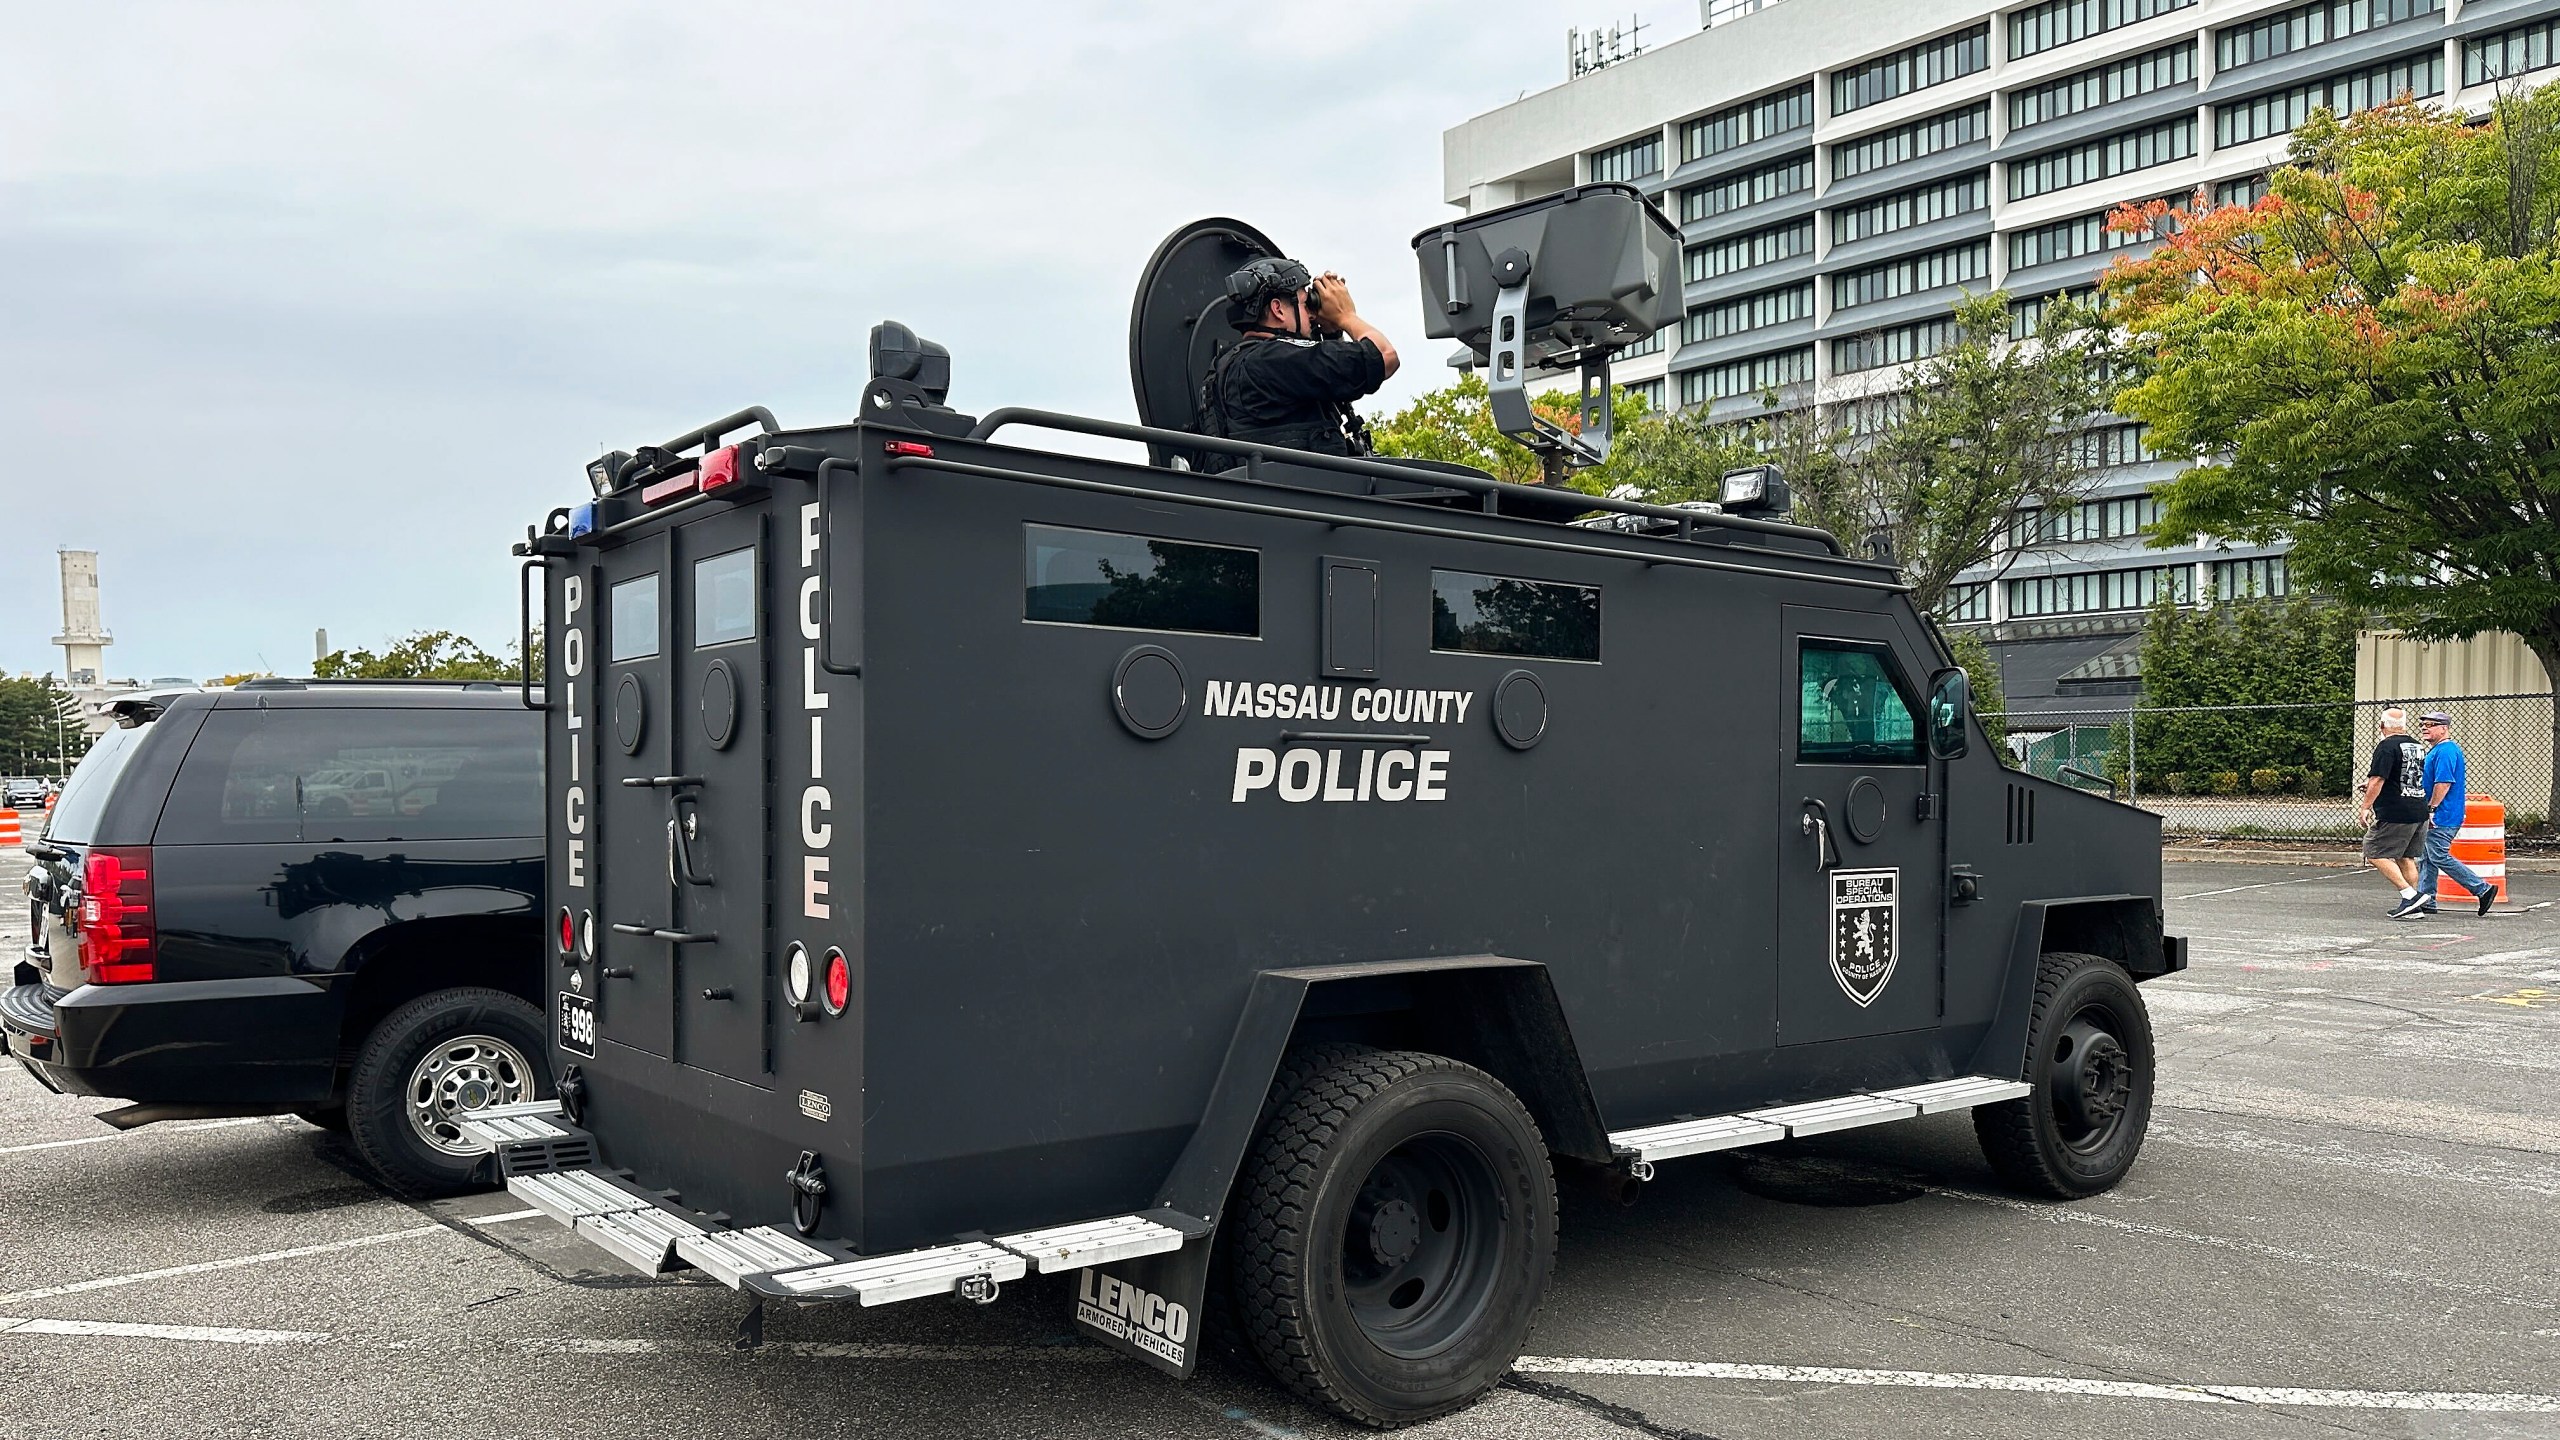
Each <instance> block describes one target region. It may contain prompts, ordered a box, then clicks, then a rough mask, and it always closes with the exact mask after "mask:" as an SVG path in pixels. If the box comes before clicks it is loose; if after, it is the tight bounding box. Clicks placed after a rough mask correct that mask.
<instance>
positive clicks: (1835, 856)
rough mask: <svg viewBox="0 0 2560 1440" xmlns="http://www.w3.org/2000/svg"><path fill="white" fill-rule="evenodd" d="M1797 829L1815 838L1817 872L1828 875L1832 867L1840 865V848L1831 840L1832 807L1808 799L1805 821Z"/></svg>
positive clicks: (1806, 801)
mask: <svg viewBox="0 0 2560 1440" xmlns="http://www.w3.org/2000/svg"><path fill="white" fill-rule="evenodd" d="M1797 828H1798V829H1800V830H1802V831H1803V832H1804V833H1805V834H1807V835H1810V836H1812V837H1813V844H1814V856H1815V861H1816V863H1815V868H1816V869H1817V870H1819V871H1821V872H1823V873H1826V874H1827V873H1829V872H1830V870H1831V867H1832V866H1834V865H1837V864H1839V863H1840V847H1839V845H1838V844H1836V843H1834V842H1833V840H1832V838H1831V807H1830V806H1828V805H1825V804H1823V803H1822V802H1821V801H1819V800H1816V799H1813V798H1811V797H1810V796H1808V797H1806V799H1805V802H1804V819H1803V820H1802V822H1801V823H1800V824H1799V825H1798V827H1797Z"/></svg>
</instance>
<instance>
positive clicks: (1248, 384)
mask: <svg viewBox="0 0 2560 1440" xmlns="http://www.w3.org/2000/svg"><path fill="white" fill-rule="evenodd" d="M1214 383H1215V384H1216V386H1217V393H1218V408H1219V410H1220V411H1221V413H1222V416H1223V418H1224V420H1225V422H1226V425H1225V430H1226V435H1227V438H1228V439H1230V440H1259V441H1262V442H1264V443H1266V444H1271V445H1286V446H1288V447H1289V448H1290V449H1293V450H1313V451H1315V452H1317V453H1318V454H1322V455H1349V454H1351V453H1352V451H1351V442H1350V441H1349V440H1348V439H1347V438H1345V437H1344V435H1343V432H1342V410H1341V408H1340V407H1342V406H1344V405H1347V404H1349V403H1350V402H1352V401H1354V400H1357V399H1359V398H1361V397H1362V396H1364V395H1369V394H1373V393H1375V392H1376V390H1377V388H1378V387H1379V386H1381V385H1384V384H1385V383H1387V362H1386V359H1385V357H1384V356H1381V355H1380V354H1379V353H1378V347H1377V345H1376V344H1375V343H1374V342H1371V341H1368V340H1302V339H1299V338H1297V337H1296V336H1291V335H1275V336H1259V335H1257V336H1250V337H1248V338H1246V339H1245V340H1244V341H1243V342H1241V343H1240V344H1238V345H1237V346H1236V348H1235V349H1233V350H1231V351H1229V352H1227V353H1226V354H1225V355H1222V356H1220V357H1218V371H1217V378H1216V380H1215V382H1214ZM1238 463H1240V462H1238Z"/></svg>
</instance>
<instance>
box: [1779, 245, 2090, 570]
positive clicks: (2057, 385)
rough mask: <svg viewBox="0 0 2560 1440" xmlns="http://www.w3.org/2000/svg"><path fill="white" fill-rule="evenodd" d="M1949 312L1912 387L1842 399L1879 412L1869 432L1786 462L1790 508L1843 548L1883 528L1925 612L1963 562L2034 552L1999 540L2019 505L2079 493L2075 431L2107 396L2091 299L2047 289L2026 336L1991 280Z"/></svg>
mask: <svg viewBox="0 0 2560 1440" xmlns="http://www.w3.org/2000/svg"><path fill="white" fill-rule="evenodd" d="M1949 321H1950V323H1951V324H1952V325H1953V326H1954V327H1955V335H1954V341H1953V343H1952V344H1950V345H1949V346H1948V347H1947V348H1946V349H1945V350H1942V351H1941V352H1939V353H1938V354H1937V355H1935V356H1932V357H1931V358H1929V359H1928V360H1926V361H1923V362H1922V363H1921V364H1920V365H1919V366H1917V367H1916V368H1915V369H1914V370H1913V371H1912V372H1911V374H1910V375H1909V376H1908V377H1907V378H1908V383H1907V387H1904V388H1898V389H1897V390H1896V391H1894V392H1893V393H1891V394H1879V395H1875V396H1869V397H1865V398H1864V399H1863V400H1860V401H1854V402H1851V404H1852V406H1856V405H1865V406H1869V407H1873V408H1874V409H1875V410H1877V411H1878V412H1880V413H1881V415H1882V417H1883V419H1884V423H1882V424H1880V425H1878V426H1876V427H1873V428H1874V430H1875V433H1874V434H1873V435H1872V436H1870V437H1867V438H1865V439H1864V440H1863V441H1861V442H1859V443H1856V444H1854V445H1851V444H1849V443H1848V442H1847V441H1846V439H1845V437H1840V436H1836V435H1835V436H1833V437H1831V438H1830V439H1829V440H1827V441H1825V442H1823V443H1821V444H1819V445H1817V446H1816V452H1817V454H1816V455H1813V456H1807V457H1806V458H1805V459H1803V460H1799V461H1798V462H1797V463H1798V465H1799V468H1800V471H1801V473H1800V474H1798V473H1790V474H1789V476H1788V480H1789V483H1790V485H1791V486H1792V487H1793V488H1794V490H1795V493H1796V502H1797V507H1796V508H1797V517H1798V518H1799V519H1801V520H1803V521H1805V522H1806V523H1809V524H1813V525H1819V526H1821V527H1823V528H1824V529H1826V530H1829V531H1831V532H1832V533H1833V534H1834V535H1837V536H1839V537H1840V538H1841V541H1842V542H1843V543H1844V544H1846V545H1848V546H1849V547H1850V548H1851V549H1852V550H1856V549H1859V548H1861V547H1863V546H1865V545H1867V544H1869V543H1870V542H1871V541H1872V540H1881V541H1883V542H1884V543H1885V544H1886V545H1888V546H1889V547H1890V548H1891V551H1892V555H1893V558H1894V561H1895V563H1896V564H1898V565H1900V566H1901V567H1902V575H1903V579H1904V580H1905V581H1907V582H1908V583H1909V584H1910V586H1911V598H1912V601H1913V603H1915V604H1917V605H1919V606H1920V608H1921V609H1923V610H1926V611H1929V612H1930V613H1932V614H1934V613H1936V612H1937V610H1938V609H1939V607H1940V605H1941V604H1942V603H1943V602H1944V601H1945V599H1946V594H1947V587H1948V586H1950V585H1952V584H1954V583H1955V580H1956V577H1957V576H1958V575H1959V574H1961V573H1963V572H1964V571H1966V570H1968V569H1971V568H1973V567H1974V566H1977V565H1982V564H1985V563H1988V562H1990V561H1992V560H1994V559H2001V558H2005V559H2007V560H2009V561H2012V562H2014V561H2015V560H2016V559H2018V558H2019V557H2020V556H2022V555H2024V554H2026V553H2028V552H2029V549H2030V548H2032V547H2022V546H2018V545H2012V544H2009V543H2007V542H2008V539H2009V534H2010V521H2011V518H2012V517H2013V516H2014V515H2015V514H2016V513H2017V512H2018V511H2019V510H2020V509H2022V508H2028V507H2043V508H2045V509H2048V510H2059V509H2063V508H2067V507H2069V506H2071V505H2074V504H2077V503H2078V502H2079V500H2080V498H2081V496H2082V495H2084V494H2085V493H2086V492H2087V490H2088V488H2089V483H2090V482H2089V479H2088V474H2087V472H2086V470H2085V469H2084V468H2083V467H2082V466H2081V465H2080V463H2079V462H2078V459H2077V445H2076V443H2075V437H2076V433H2077V430H2078V428H2079V426H2080V424H2081V422H2083V421H2085V420H2086V419H2087V418H2088V417H2089V416H2090V415H2091V414H2093V413H2095V412H2097V411H2099V410H2102V409H2104V408H2105V402H2106V383H2107V382H2106V380H2105V376H2106V373H2107V359H2108V336H2107V331H2106V329H2105V327H2104V326H2103V325H2101V324H2099V323H2097V319H2096V314H2095V312H2094V310H2092V309H2091V308H2090V307H2087V306H2083V305H2078V304H2073V303H2071V302H2068V301H2059V300H2057V301H2055V302H2052V303H2049V304H2047V305H2046V306H2045V307H2044V312H2043V314H2042V316H2041V318H2040V320H2039V322H2038V327H2037V330H2036V332H2035V333H2034V334H2033V335H2032V336H2028V337H2026V338H2024V339H2012V338H2011V335H2010V315H2009V297H2008V296H2007V294H2006V293H2004V292H2001V291H1993V292H1992V293H1990V294H1987V295H1968V296H1966V297H1964V298H1963V299H1962V300H1959V301H1958V302H1957V303H1956V306H1955V309H1954V311H1953V313H1952V315H1951V316H1950V317H1949ZM1817 457H1827V463H1825V461H1824V460H1823V459H1822V458H1817Z"/></svg>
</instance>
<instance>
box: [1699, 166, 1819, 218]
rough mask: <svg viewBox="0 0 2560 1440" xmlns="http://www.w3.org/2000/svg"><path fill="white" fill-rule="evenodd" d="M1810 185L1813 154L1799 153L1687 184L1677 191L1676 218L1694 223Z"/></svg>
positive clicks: (1802, 189) (1809, 187) (1799, 192)
mask: <svg viewBox="0 0 2560 1440" xmlns="http://www.w3.org/2000/svg"><path fill="white" fill-rule="evenodd" d="M1812 188H1813V156H1811V155H1810V154H1806V155H1799V156H1797V157H1796V158H1795V159H1793V160H1783V161H1780V162H1779V163H1777V164H1775V165H1770V166H1765V167H1763V168H1761V169H1758V170H1746V171H1744V172H1743V173H1742V174H1739V175H1735V176H1731V177H1728V178H1726V179H1723V180H1717V181H1714V182H1712V183H1709V184H1705V185H1692V186H1689V187H1688V188H1687V189H1685V190H1682V191H1681V192H1680V220H1681V223H1683V224H1694V223H1695V222H1697V221H1700V220H1706V219H1711V218H1713V217H1715V216H1718V215H1722V214H1723V213H1725V212H1726V211H1728V210H1740V209H1742V208H1743V207H1744V206H1747V205H1758V204H1761V203H1763V202H1765V201H1770V200H1776V199H1779V198H1781V197H1784V196H1788V195H1799V194H1802V193H1803V192H1805V191H1807V190H1810V189H1812Z"/></svg>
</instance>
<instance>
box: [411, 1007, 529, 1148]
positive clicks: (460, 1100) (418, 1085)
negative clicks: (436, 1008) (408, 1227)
mask: <svg viewBox="0 0 2560 1440" xmlns="http://www.w3.org/2000/svg"><path fill="white" fill-rule="evenodd" d="M532 1074H533V1067H532V1066H531V1065H530V1064H528V1063H527V1062H526V1060H525V1058H524V1054H523V1052H521V1051H519V1050H517V1049H516V1048H515V1047H514V1046H513V1045H510V1044H508V1043H507V1042H506V1041H504V1040H500V1039H498V1038H496V1037H495V1036H490V1035H464V1036H460V1037H457V1038H455V1039H452V1040H447V1041H444V1042H442V1043H440V1044H438V1045H436V1046H434V1047H433V1048H431V1049H429V1050H428V1051H427V1052H426V1053H425V1054H423V1055H421V1056H419V1057H418V1063H417V1064H416V1065H414V1066H412V1067H411V1068H410V1071H409V1085H408V1095H407V1099H408V1107H407V1108H408V1112H409V1128H410V1129H411V1130H412V1131H414V1132H415V1133H416V1134H417V1136H418V1138H419V1139H421V1140H423V1141H425V1142H426V1143H427V1145H428V1147H429V1148H431V1149H433V1150H435V1151H436V1152H437V1153H439V1154H443V1155H452V1156H457V1157H458V1156H467V1155H478V1154H480V1153H482V1152H483V1151H484V1150H486V1149H487V1148H488V1147H486V1146H484V1145H482V1144H481V1143H480V1142H478V1141H476V1140H473V1139H471V1138H470V1137H469V1136H467V1135H464V1134H463V1133H462V1125H461V1121H462V1119H463V1117H465V1116H467V1115H469V1114H470V1113H471V1112H473V1111H475V1110H485V1109H487V1108H489V1107H490V1106H492V1105H508V1104H513V1103H515V1102H516V1101H519V1100H525V1099H530V1098H531V1095H530V1093H529V1089H528V1085H529V1077H531V1075H532Z"/></svg>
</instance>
